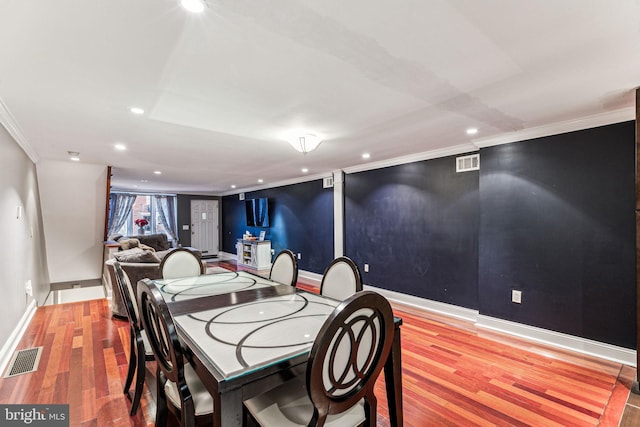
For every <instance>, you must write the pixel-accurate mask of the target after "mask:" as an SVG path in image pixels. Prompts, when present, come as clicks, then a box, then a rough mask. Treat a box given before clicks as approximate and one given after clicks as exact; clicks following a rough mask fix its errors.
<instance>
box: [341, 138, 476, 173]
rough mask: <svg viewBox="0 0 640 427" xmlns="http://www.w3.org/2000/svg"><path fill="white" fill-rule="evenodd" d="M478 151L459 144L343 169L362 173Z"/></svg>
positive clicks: (468, 145) (471, 145) (469, 146)
mask: <svg viewBox="0 0 640 427" xmlns="http://www.w3.org/2000/svg"><path fill="white" fill-rule="evenodd" d="M473 151H478V147H476V146H475V145H473V144H470V143H467V144H460V145H454V146H453V147H446V148H440V149H437V150H431V151H423V152H421V153H416V154H410V155H408V156H402V157H395V158H393V159H387V160H381V161H379V162H372V163H366V164H363V165H358V166H351V167H348V168H344V172H345V173H355V172H363V171H368V170H373V169H381V168H386V167H389V166H397V165H403V164H406V163H414V162H419V161H422V160H430V159H437V158H440V157H447V156H455V155H457V154H463V153H470V152H473Z"/></svg>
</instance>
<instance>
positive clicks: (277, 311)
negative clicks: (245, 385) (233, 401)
mask: <svg viewBox="0 0 640 427" xmlns="http://www.w3.org/2000/svg"><path fill="white" fill-rule="evenodd" d="M336 305H338V301H334V300H331V299H328V298H324V297H321V296H319V295H315V294H311V293H308V292H299V293H295V294H292V295H285V296H279V297H273V298H265V299H263V300H259V301H255V302H251V303H246V304H238V305H233V306H229V307H222V308H216V309H212V310H204V311H200V312H197V313H191V314H183V315H179V316H176V317H175V318H174V321H175V323H176V326H177V327H178V328H179V329H180V330H181V331H182V333H183V334H185V335H186V336H188V337H189V340H190V342H191V343H193V344H194V345H196V346H197V347H198V349H199V351H200V352H201V353H202V354H204V355H206V357H207V358H208V360H209V362H210V363H211V364H212V365H213V366H215V367H216V368H217V370H218V372H219V373H220V374H221V375H222V376H223V377H224V378H226V379H231V378H233V377H237V376H241V375H245V374H247V373H250V372H253V371H255V370H257V369H260V368H262V367H265V366H269V365H271V364H273V363H277V362H281V361H285V360H287V359H290V358H292V357H295V356H298V355H301V354H306V353H308V352H309V351H310V350H311V346H312V344H313V341H314V340H315V338H316V335H317V334H318V331H319V330H320V328H321V327H322V324H323V323H324V321H325V320H326V319H327V317H328V316H329V314H330V313H331V312H332V311H333V309H334V308H335V306H336Z"/></svg>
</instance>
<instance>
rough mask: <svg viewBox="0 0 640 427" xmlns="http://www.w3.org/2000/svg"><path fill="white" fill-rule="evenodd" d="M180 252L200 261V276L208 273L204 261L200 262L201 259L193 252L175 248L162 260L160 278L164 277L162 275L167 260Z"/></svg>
mask: <svg viewBox="0 0 640 427" xmlns="http://www.w3.org/2000/svg"><path fill="white" fill-rule="evenodd" d="M180 252H188V253H189V254H190V255H192V256H193V257H194V258H195V259H196V260H197V261H198V264H200V274H204V273H205V272H206V271H207V270H206V268H205V266H204V264H203V263H202V260H200V258H198V255H196V254H194V253H193V252H192V251H190V250H189V249H187V248H175V249H174V250H172V251H171V252H169V253H168V254H166V255H165V257H164V258H162V261H160V277H164V274H163V273H162V271H163V269H164V265H165V263H166V262H167V260H168V259H169V258H170V257H171V256H172V255H175V254H176V253H180Z"/></svg>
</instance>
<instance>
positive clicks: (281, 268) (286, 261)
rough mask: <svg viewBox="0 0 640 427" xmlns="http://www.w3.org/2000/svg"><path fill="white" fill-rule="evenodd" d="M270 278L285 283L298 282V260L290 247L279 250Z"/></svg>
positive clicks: (294, 283) (292, 284)
mask: <svg viewBox="0 0 640 427" xmlns="http://www.w3.org/2000/svg"><path fill="white" fill-rule="evenodd" d="M269 280H273V281H274V282H278V283H282V284H283V285H291V286H295V285H296V283H297V282H298V261H297V260H296V256H295V255H294V253H293V252H291V251H290V250H288V249H284V250H282V251H280V252H278V255H277V256H276V259H274V260H273V264H271V271H270V272H269Z"/></svg>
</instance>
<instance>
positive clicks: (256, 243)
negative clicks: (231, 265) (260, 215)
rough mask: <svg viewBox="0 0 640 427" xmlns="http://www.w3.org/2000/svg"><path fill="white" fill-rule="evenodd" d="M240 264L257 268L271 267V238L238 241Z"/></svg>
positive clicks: (237, 248)
mask: <svg viewBox="0 0 640 427" xmlns="http://www.w3.org/2000/svg"><path fill="white" fill-rule="evenodd" d="M236 254H237V257H238V264H240V265H244V266H246V267H250V268H255V269H256V270H266V269H268V268H271V241H270V240H242V239H238V242H237V243H236Z"/></svg>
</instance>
